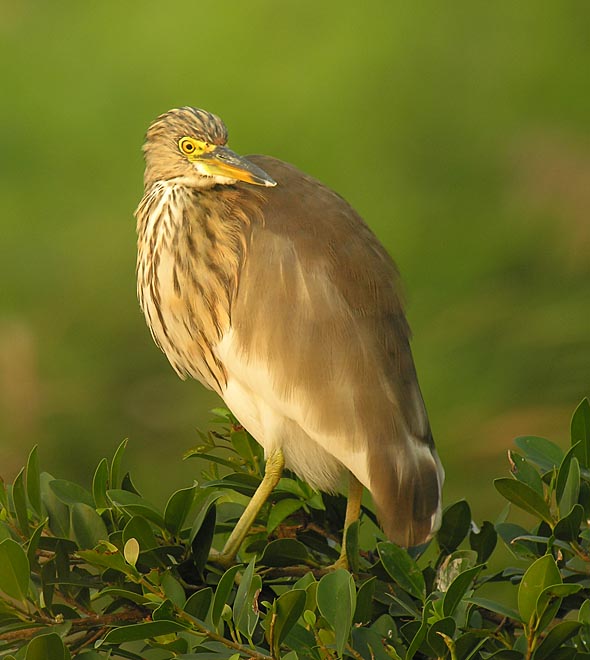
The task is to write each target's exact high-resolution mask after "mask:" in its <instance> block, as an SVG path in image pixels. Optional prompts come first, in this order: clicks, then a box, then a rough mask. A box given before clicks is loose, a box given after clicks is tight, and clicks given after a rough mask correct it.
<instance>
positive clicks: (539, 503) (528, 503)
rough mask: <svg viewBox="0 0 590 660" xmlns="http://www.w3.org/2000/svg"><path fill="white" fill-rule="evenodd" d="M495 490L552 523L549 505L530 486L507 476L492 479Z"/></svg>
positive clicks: (518, 505) (525, 509) (520, 506)
mask: <svg viewBox="0 0 590 660" xmlns="http://www.w3.org/2000/svg"><path fill="white" fill-rule="evenodd" d="M494 486H495V487H496V490H497V491H498V492H499V493H500V495H502V496H503V497H505V498H506V499H507V500H508V501H509V502H512V503H513V504H516V506H517V507H519V508H520V509H523V510H524V511H527V512H528V513H531V514H532V515H534V516H537V517H539V518H542V519H543V520H544V521H545V522H546V523H548V524H549V525H552V524H553V520H552V518H551V511H550V510H549V505H548V504H547V502H545V500H544V499H543V498H542V497H541V496H540V495H539V493H537V492H536V491H534V490H533V489H532V488H531V487H530V486H527V485H526V484H523V483H522V482H521V481H516V480H515V479H510V478H509V477H506V478H501V479H494Z"/></svg>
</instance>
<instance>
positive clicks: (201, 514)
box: [189, 490, 224, 543]
mask: <svg viewBox="0 0 590 660" xmlns="http://www.w3.org/2000/svg"><path fill="white" fill-rule="evenodd" d="M223 495H224V493H222V492H219V491H218V492H213V493H212V492H210V491H206V490H204V491H202V492H201V493H200V494H199V497H198V498H197V500H200V499H203V498H204V499H205V501H204V502H203V504H202V506H201V508H200V509H199V511H198V513H197V515H196V516H195V520H194V521H193V526H192V529H191V533H190V535H189V543H192V542H193V541H194V540H195V538H196V536H197V534H198V533H199V531H200V529H201V526H202V524H203V522H204V520H205V518H206V517H207V514H208V513H209V510H210V509H211V507H212V506H213V505H214V504H215V502H216V501H217V500H218V499H219V498H220V497H223Z"/></svg>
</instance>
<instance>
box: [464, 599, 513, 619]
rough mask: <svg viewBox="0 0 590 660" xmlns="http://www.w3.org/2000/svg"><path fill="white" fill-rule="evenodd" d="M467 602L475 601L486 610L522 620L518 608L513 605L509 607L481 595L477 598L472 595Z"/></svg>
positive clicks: (475, 603) (474, 602)
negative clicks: (514, 608) (513, 607)
mask: <svg viewBox="0 0 590 660" xmlns="http://www.w3.org/2000/svg"><path fill="white" fill-rule="evenodd" d="M467 602H469V603H473V604H474V605H477V607H481V608H483V609H484V610H489V611H490V612H495V613H496V614H499V615H500V616H506V617H508V618H509V619H514V621H522V619H521V617H520V614H519V613H518V612H517V611H516V610H513V609H512V608H511V607H508V606H507V605H504V604H503V603H498V602H497V601H495V600H490V599H488V598H479V597H478V598H475V597H473V596H472V597H471V598H468V599H467Z"/></svg>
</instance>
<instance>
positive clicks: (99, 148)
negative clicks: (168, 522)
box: [0, 0, 590, 518]
mask: <svg viewBox="0 0 590 660" xmlns="http://www.w3.org/2000/svg"><path fill="white" fill-rule="evenodd" d="M589 27H590V4H589V3H588V2H586V1H585V0H584V1H580V2H569V1H568V0H564V1H562V2H539V1H533V0H530V1H528V2H518V3H509V2H502V3H491V2H472V1H471V0H457V1H454V2H450V3H441V2H440V1H438V0H437V1H436V2H435V1H434V0H432V1H430V0H429V1H425V2H420V3H409V2H408V3H402V2H363V3H360V2H355V3H353V2H341V1H340V2H335V1H330V2H323V3H320V2H317V1H316V2H309V1H298V2H296V3H295V2H283V3H279V2H271V1H270V0H268V1H261V0H251V1H250V2H217V3H204V2H197V1H196V0H190V1H189V0H183V1H177V2H173V1H171V2H166V3H164V2H159V1H156V0H132V1H129V2H115V1H114V0H103V1H102V2H78V1H76V2H73V1H65V2H52V3H49V2H31V1H30V0H19V1H18V2H6V0H1V1H0V57H1V61H2V78H1V90H2V91H1V99H2V101H1V103H0V231H1V243H0V245H1V260H0V268H1V285H0V304H1V307H0V443H1V444H0V474H2V476H3V477H4V478H5V479H12V478H13V477H14V475H15V473H16V471H17V470H18V469H19V468H20V466H21V465H22V464H23V462H24V460H25V459H26V455H27V453H28V451H29V449H30V448H31V446H32V445H33V444H34V443H39V445H40V452H41V457H42V463H43V465H44V467H45V468H46V469H49V470H50V471H52V472H53V473H54V474H56V476H59V477H64V478H70V479H75V480H80V481H82V483H88V481H89V480H90V477H91V472H92V468H93V467H94V465H95V464H96V462H97V461H98V459H99V458H100V457H102V456H103V455H110V454H111V453H112V451H113V450H114V447H115V446H116V445H117V444H118V442H119V441H120V440H121V439H122V438H123V437H129V439H130V444H129V449H128V462H127V463H128V466H132V468H133V473H134V478H135V481H136V482H137V484H138V486H139V487H140V489H142V491H143V493H144V495H146V496H149V497H151V498H152V499H153V500H155V501H161V500H162V498H163V497H164V496H165V494H167V493H169V492H172V489H173V487H175V486H178V485H185V484H188V483H190V482H191V480H192V478H193V477H195V476H198V470H197V469H196V465H195V463H191V462H190V461H188V462H185V463H181V461H180V457H181V455H182V453H183V451H184V450H186V449H187V448H189V447H190V446H192V445H194V444H197V443H198V437H197V434H196V431H195V429H196V428H198V427H199V428H207V426H208V424H209V420H210V415H209V413H208V410H209V409H210V408H211V407H213V406H214V405H217V403H218V401H217V400H216V398H215V397H214V396H213V395H212V394H211V393H208V392H205V390H204V389H203V388H202V387H201V386H200V385H198V384H197V383H183V382H181V381H180V380H178V379H177V377H176V376H175V375H174V373H173V372H172V369H171V368H170V367H169V366H168V363H167V362H166V360H165V358H164V356H163V355H162V354H161V353H160V352H159V351H158V350H157V349H156V348H155V346H154V345H153V343H152V340H151V338H150V335H149V332H148V331H147V329H146V327H145V324H144V321H143V318H142V316H141V314H140V312H139V308H138V305H137V302H136V298H135V275H134V268H135V227H134V219H133V211H134V209H135V206H136V205H137V203H138V201H139V199H140V197H141V194H142V172H143V164H142V157H141V151H140V147H141V143H142V140H143V134H144V132H145V129H146V127H147V125H148V123H149V122H150V121H151V120H152V119H153V118H155V117H156V116H157V115H158V114H159V113H161V112H163V111H165V110H167V109H169V108H171V107H175V106H178V105H186V104H190V105H196V106H200V107H203V108H206V109H208V110H210V111H213V112H215V113H217V114H219V115H220V116H222V117H223V119H224V120H225V122H226V124H227V125H228V127H229V131H230V145H231V146H232V147H233V148H234V149H235V150H236V151H238V152H241V153H267V154H272V155H275V156H278V157H280V158H282V159H284V160H287V161H290V162H293V163H295V164H297V165H298V166H299V167H300V168H301V169H303V170H305V171H307V172H309V173H311V174H313V175H315V176H316V177H318V178H319V179H321V180H322V181H324V182H326V183H327V184H328V185H330V186H331V187H333V188H334V189H336V190H337V191H338V192H340V193H341V194H342V195H343V196H345V197H346V198H347V199H348V200H349V201H350V202H351V203H352V204H353V206H355V207H356V208H357V209H358V210H359V211H360V213H361V214H362V215H363V216H364V217H365V219H366V220H367V222H368V223H369V224H370V225H371V227H373V229H374V230H375V232H376V233H377V234H378V236H379V237H380V238H381V239H382V241H383V242H384V243H385V245H386V246H387V248H388V249H389V251H390V252H391V254H392V255H393V256H394V258H395V259H396V261H397V263H398V265H399V267H400V269H401V271H402V274H403V277H404V281H405V285H406V290H407V297H408V315H409V319H410V322H411V325H412V327H413V330H414V344H413V347H414V354H415V358H416V362H417V365H418V370H419V374H420V379H421V384H422V389H423V391H424V396H425V399H426V402H427V405H428V408H429V411H430V416H431V421H432V426H433V429H434V432H435V435H436V438H437V442H438V445H439V448H440V449H439V450H440V454H441V456H442V458H443V461H444V463H445V464H446V467H447V477H448V479H447V486H446V490H445V493H446V500H447V502H450V501H452V500H454V499H457V498H459V497H463V496H467V497H469V498H470V500H471V501H472V503H473V504H474V510H475V515H476V517H478V518H480V517H481V516H483V515H486V514H489V515H491V514H495V513H497V512H498V511H499V509H500V506H501V499H500V497H499V496H498V495H496V493H495V492H494V489H493V486H492V484H491V478H492V477H493V476H500V475H501V474H503V473H504V472H505V470H506V457H505V450H506V449H507V448H509V447H510V446H511V443H512V439H513V438H514V437H515V436H517V435H522V434H537V435H545V436H549V437H551V438H553V439H554V440H556V441H558V442H559V443H560V444H562V445H565V444H566V442H567V437H566V433H567V428H568V424H569V417H570V414H571V412H572V410H573V408H574V406H575V405H576V404H577V403H578V401H579V400H580V399H581V397H582V396H584V395H587V394H588V393H589V390H590V333H589V330H590V277H589V275H590V259H589V257H588V255H589V252H590V218H589V212H588V209H589V208H590V38H589V36H588V35H589V34H590V30H589Z"/></svg>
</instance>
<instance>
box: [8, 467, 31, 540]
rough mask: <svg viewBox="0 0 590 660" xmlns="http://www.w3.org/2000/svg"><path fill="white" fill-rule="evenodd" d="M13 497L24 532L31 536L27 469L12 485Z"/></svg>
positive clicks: (19, 522) (20, 525)
mask: <svg viewBox="0 0 590 660" xmlns="http://www.w3.org/2000/svg"><path fill="white" fill-rule="evenodd" d="M12 499H13V502H14V510H15V512H16V519H17V520H18V525H19V527H20V528H21V530H22V532H23V534H25V535H26V536H29V534H30V532H31V530H30V528H29V511H28V508H27V495H26V492H25V469H24V468H22V469H21V471H20V472H19V473H18V475H17V476H16V479H15V480H14V484H13V485H12Z"/></svg>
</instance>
